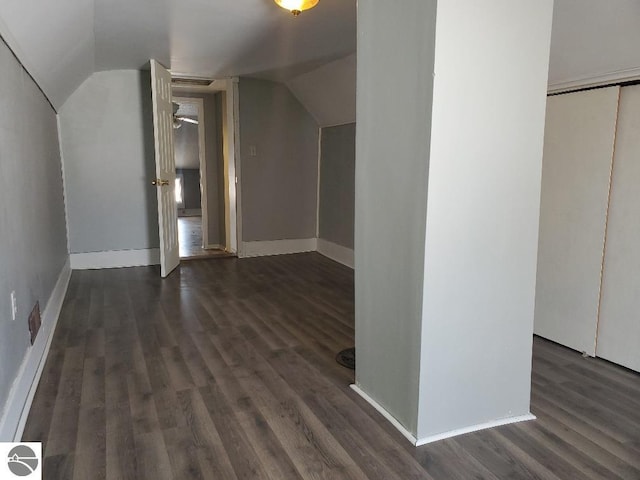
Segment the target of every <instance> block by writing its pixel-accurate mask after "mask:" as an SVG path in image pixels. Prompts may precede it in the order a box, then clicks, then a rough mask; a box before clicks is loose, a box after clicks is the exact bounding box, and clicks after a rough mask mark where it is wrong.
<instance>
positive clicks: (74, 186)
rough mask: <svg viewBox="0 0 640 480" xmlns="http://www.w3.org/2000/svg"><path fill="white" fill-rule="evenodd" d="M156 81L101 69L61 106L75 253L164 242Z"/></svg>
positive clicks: (130, 72) (144, 75) (143, 75)
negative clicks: (154, 105) (155, 184)
mask: <svg viewBox="0 0 640 480" xmlns="http://www.w3.org/2000/svg"><path fill="white" fill-rule="evenodd" d="M151 111H152V110H151V82H150V78H149V75H148V73H147V72H139V71H137V70H115V71H109V72H98V73H94V74H93V75H92V76H91V77H90V78H89V79H87V80H86V81H85V82H84V83H83V84H82V85H81V86H80V88H78V90H76V91H75V92H74V93H73V95H72V96H71V97H70V98H69V99H68V100H67V102H66V103H65V104H64V106H63V108H62V109H61V110H60V112H59V114H60V126H61V138H62V152H63V159H64V169H65V186H66V194H67V215H68V221H69V247H70V250H71V253H82V252H99V251H106V250H128V249H147V248H157V247H158V246H159V239H158V212H157V200H156V191H155V187H153V186H151V183H150V181H151V179H153V178H154V177H155V164H154V153H153V129H152V121H151V118H152V117H151V115H152V113H151Z"/></svg>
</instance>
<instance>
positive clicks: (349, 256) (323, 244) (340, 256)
mask: <svg viewBox="0 0 640 480" xmlns="http://www.w3.org/2000/svg"><path fill="white" fill-rule="evenodd" d="M318 253H320V254H322V255H324V256H325V257H327V258H330V259H331V260H334V261H336V262H338V263H341V264H342V265H345V266H347V267H349V268H353V265H354V260H353V259H354V255H353V250H352V249H351V248H347V247H343V246H342V245H338V244H337V243H333V242H330V241H329V240H325V239H323V238H319V239H318Z"/></svg>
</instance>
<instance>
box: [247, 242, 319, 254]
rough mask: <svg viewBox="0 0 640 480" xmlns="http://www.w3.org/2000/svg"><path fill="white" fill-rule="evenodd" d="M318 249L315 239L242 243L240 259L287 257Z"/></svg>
mask: <svg viewBox="0 0 640 480" xmlns="http://www.w3.org/2000/svg"><path fill="white" fill-rule="evenodd" d="M317 249H318V239H317V238H301V239H294V240H272V241H264V242H242V257H243V258H245V257H264V256H268V255H287V254H290V253H302V252H315V251H316V250H317Z"/></svg>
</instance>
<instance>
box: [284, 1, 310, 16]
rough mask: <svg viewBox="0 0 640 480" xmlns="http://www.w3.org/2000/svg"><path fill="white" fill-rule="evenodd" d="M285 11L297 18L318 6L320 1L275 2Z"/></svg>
mask: <svg viewBox="0 0 640 480" xmlns="http://www.w3.org/2000/svg"><path fill="white" fill-rule="evenodd" d="M274 1H275V2H276V3H277V4H278V5H280V6H281V7H282V8H284V9H285V10H289V11H290V12H291V13H293V14H294V15H295V16H296V17H297V16H298V15H300V12H304V11H305V10H309V9H310V8H313V7H315V6H316V5H317V4H318V1H319V0H274Z"/></svg>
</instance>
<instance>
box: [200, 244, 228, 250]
mask: <svg viewBox="0 0 640 480" xmlns="http://www.w3.org/2000/svg"><path fill="white" fill-rule="evenodd" d="M204 249H205V250H225V248H224V245H220V244H218V243H212V244H211V245H207V246H206V247H204Z"/></svg>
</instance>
